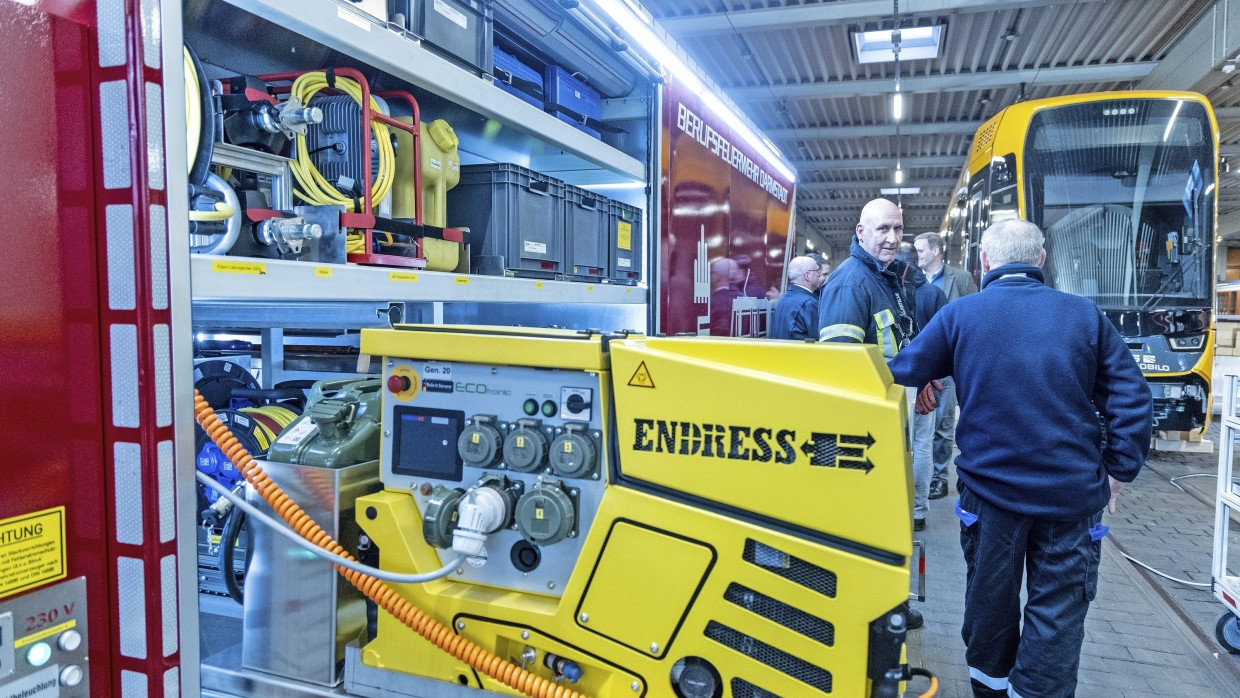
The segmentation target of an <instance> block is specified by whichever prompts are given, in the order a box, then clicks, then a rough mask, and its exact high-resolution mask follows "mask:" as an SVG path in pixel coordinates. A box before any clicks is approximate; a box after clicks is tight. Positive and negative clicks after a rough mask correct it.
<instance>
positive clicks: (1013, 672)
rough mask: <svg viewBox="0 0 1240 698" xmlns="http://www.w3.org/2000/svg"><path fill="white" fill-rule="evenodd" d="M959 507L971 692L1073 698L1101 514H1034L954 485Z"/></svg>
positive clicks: (1094, 584) (1093, 587) (1093, 590)
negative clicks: (1023, 596)
mask: <svg viewBox="0 0 1240 698" xmlns="http://www.w3.org/2000/svg"><path fill="white" fill-rule="evenodd" d="M956 513H957V515H958V516H959V517H960V547H961V549H962V550H963V551H964V559H965V564H966V565H967V568H968V576H967V581H966V585H965V605H964V627H963V628H962V630H961V635H962V636H963V637H964V643H965V647H966V650H965V660H966V662H967V664H968V665H969V676H970V679H971V680H972V685H973V689H974V695H975V696H1001V695H1008V696H1017V697H1019V698H1070V697H1071V696H1073V695H1074V694H1075V692H1076V674H1077V669H1078V667H1079V665H1080V659H1081V643H1082V642H1083V641H1084V639H1085V613H1086V611H1088V610H1089V603H1090V602H1091V601H1093V599H1094V596H1095V595H1096V594H1097V591H1098V560H1099V556H1100V554H1101V552H1102V537H1103V536H1105V535H1106V527H1105V526H1103V525H1102V524H1101V520H1102V512H1098V513H1097V514H1094V515H1092V516H1088V517H1085V518H1083V519H1080V520H1077V521H1057V520H1051V519H1039V518H1035V517H1031V516H1024V515H1021V514H1016V513H1014V512H1011V511H1008V510H1006V509H1002V508H1000V507H997V506H994V505H991V504H989V503H987V502H984V501H982V500H981V499H980V498H978V497H977V496H976V495H974V494H973V493H972V492H970V491H969V490H968V489H967V488H965V487H963V486H961V487H960V499H959V500H958V501H957V503H956ZM1022 579H1024V580H1025V583H1026V590H1027V594H1028V601H1027V602H1026V604H1025V607H1024V609H1023V613H1022V609H1021V607H1020V589H1021V581H1022ZM1022 616H1023V620H1024V627H1023V628H1022V626H1021V620H1022Z"/></svg>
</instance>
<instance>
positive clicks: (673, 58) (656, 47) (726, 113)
mask: <svg viewBox="0 0 1240 698" xmlns="http://www.w3.org/2000/svg"><path fill="white" fill-rule="evenodd" d="M594 4H596V5H597V6H598V7H599V9H601V10H602V11H603V12H604V13H606V14H607V16H608V17H610V18H611V19H612V20H613V21H615V22H616V24H618V25H620V28H621V29H623V30H624V31H625V32H626V33H627V34H628V35H629V38H631V39H632V40H633V43H634V44H635V45H637V46H640V47H641V48H642V50H644V51H646V52H648V53H649V54H650V55H651V56H652V57H653V58H654V59H655V60H656V61H658V62H659V63H662V64H663V67H664V69H665V70H667V71H668V72H669V73H671V74H672V75H673V76H674V77H675V78H676V79H677V80H679V81H680V83H681V84H682V85H684V86H685V87H686V88H688V89H689V91H690V92H692V93H693V94H695V95H697V96H698V97H699V98H700V99H701V100H702V102H703V103H704V104H705V105H706V106H707V107H709V108H710V110H711V111H712V112H714V113H715V115H716V116H718V117H720V118H721V119H723V121H724V123H726V124H727V125H728V128H730V129H731V130H732V132H733V134H734V135H735V136H739V137H740V138H742V139H743V140H744V141H745V142H746V143H748V144H749V145H750V147H752V148H753V149H754V150H756V151H757V152H758V154H759V155H761V156H763V157H765V158H766V159H767V160H768V161H769V162H770V164H771V166H772V167H774V168H775V169H776V170H778V171H779V173H780V174H782V175H783V176H784V177H786V178H787V179H788V181H790V182H792V183H794V184H795V183H796V181H797V173H796V171H795V170H793V169H792V168H791V167H790V166H789V165H788V164H787V163H785V162H784V160H783V158H782V157H781V156H780V153H779V150H778V149H777V148H775V147H774V146H773V145H771V144H770V141H768V140H766V139H765V138H763V137H762V136H761V135H759V134H757V133H755V132H754V130H753V129H751V128H749V126H748V125H747V124H746V123H745V121H744V119H742V118H741V117H740V114H738V113H737V112H736V111H734V110H733V109H731V108H729V107H728V105H726V104H725V103H724V102H723V100H721V99H720V98H719V97H718V95H715V94H714V93H712V92H710V91H708V90H707V89H706V86H705V85H704V84H703V83H702V80H701V78H699V77H698V75H697V73H696V72H695V71H694V70H693V69H691V68H690V67H689V66H688V65H687V64H685V62H684V61H682V60H681V59H680V56H678V55H676V52H675V51H674V50H673V49H672V48H671V47H670V46H668V45H667V44H665V43H663V41H662V40H660V39H659V37H658V36H656V35H655V33H654V30H653V29H651V28H650V27H649V26H648V25H647V24H646V22H644V21H643V20H642V18H641V17H640V16H638V15H637V14H636V13H634V12H633V10H632V8H631V7H630V6H629V4H628V0H594Z"/></svg>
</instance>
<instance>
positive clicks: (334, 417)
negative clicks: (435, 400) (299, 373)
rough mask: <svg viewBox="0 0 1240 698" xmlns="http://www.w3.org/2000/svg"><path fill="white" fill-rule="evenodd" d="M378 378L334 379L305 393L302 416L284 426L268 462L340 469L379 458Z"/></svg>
mask: <svg viewBox="0 0 1240 698" xmlns="http://www.w3.org/2000/svg"><path fill="white" fill-rule="evenodd" d="M379 387H380V380H379V379H378V378H333V379H331V380H323V381H319V382H318V383H315V384H314V386H313V387H312V388H311V389H310V396H309V400H308V401H307V404H306V411H305V412H303V413H302V415H301V416H300V417H298V418H297V420H296V421H294V422H293V423H292V424H290V425H288V427H286V428H285V429H284V431H283V432H281V433H280V437H279V438H278V439H276V442H275V443H274V444H272V446H271V450H270V451H268V452H267V460H269V461H274V462H277V463H295V464H297V465H313V466H318V467H321V468H340V467H344V466H346V465H354V464H357V463H364V462H366V461H370V460H376V459H378V458H379V431H380V424H379V421H380V419H381V418H382V414H383V412H382V409H381V407H382V406H381V403H380V395H381V394H380V392H379Z"/></svg>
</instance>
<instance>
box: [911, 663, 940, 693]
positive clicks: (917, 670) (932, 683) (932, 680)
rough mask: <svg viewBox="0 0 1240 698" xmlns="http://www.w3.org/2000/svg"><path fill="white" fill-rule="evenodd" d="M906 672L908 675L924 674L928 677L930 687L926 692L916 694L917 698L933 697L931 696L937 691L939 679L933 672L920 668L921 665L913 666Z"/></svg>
mask: <svg viewBox="0 0 1240 698" xmlns="http://www.w3.org/2000/svg"><path fill="white" fill-rule="evenodd" d="M908 673H909V676H910V677H913V676H924V677H926V678H928V679H930V688H927V689H926V692H925V693H922V694H920V695H918V696H917V698H933V696H934V695H935V694H937V693H938V692H939V679H938V677H937V676H935V675H934V674H931V673H930V672H929V671H927V670H925V669H922V668H921V667H913V668H911V669H909V670H908Z"/></svg>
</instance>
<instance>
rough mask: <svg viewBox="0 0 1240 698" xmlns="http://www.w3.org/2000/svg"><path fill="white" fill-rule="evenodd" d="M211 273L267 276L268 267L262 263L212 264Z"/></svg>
mask: <svg viewBox="0 0 1240 698" xmlns="http://www.w3.org/2000/svg"><path fill="white" fill-rule="evenodd" d="M211 271H213V272H216V273H217V274H254V275H258V274H266V273H267V265H266V264H262V263H260V262H218V261H217V262H212V263H211Z"/></svg>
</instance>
